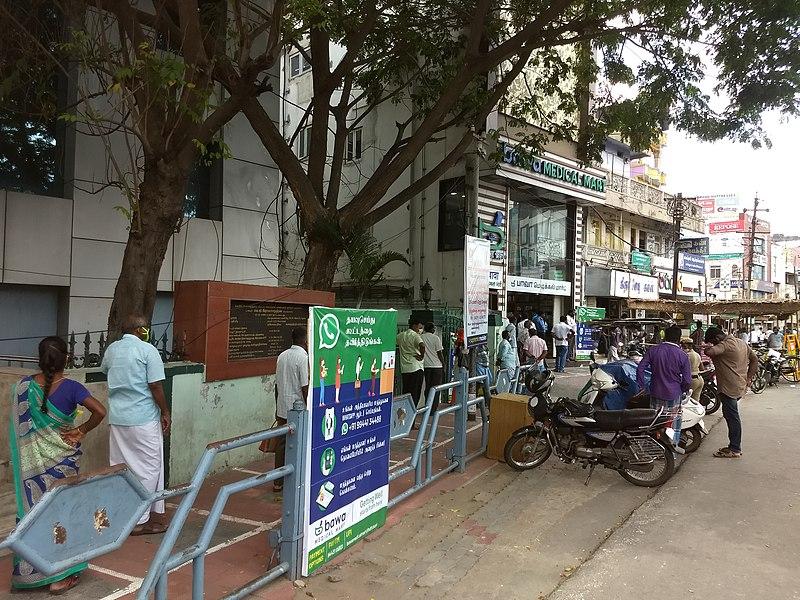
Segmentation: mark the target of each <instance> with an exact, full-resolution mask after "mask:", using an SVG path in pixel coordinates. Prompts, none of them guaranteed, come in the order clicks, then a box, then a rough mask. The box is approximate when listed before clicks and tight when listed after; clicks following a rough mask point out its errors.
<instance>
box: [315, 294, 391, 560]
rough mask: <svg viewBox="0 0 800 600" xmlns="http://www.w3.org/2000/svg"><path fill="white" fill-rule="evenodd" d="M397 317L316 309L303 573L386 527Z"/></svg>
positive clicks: (385, 313) (381, 312)
mask: <svg viewBox="0 0 800 600" xmlns="http://www.w3.org/2000/svg"><path fill="white" fill-rule="evenodd" d="M396 333H397V313H395V312H394V311H393V310H360V309H347V308H324V307H313V308H311V309H310V318H309V334H310V335H309V360H310V361H311V389H310V390H309V394H308V412H309V420H310V426H309V427H310V431H309V435H308V446H307V450H306V457H307V465H308V468H307V469H306V478H305V486H306V500H305V509H306V510H305V515H306V516H305V520H304V528H305V533H304V541H303V573H304V574H306V575H309V574H311V573H313V572H314V571H316V570H317V569H319V568H320V567H321V566H322V565H324V564H325V563H327V562H328V561H329V560H331V559H332V558H333V557H334V556H336V555H337V554H339V553H341V552H342V551H343V550H345V549H347V548H349V547H350V546H352V545H353V544H354V543H356V542H357V541H358V540H360V539H361V538H363V537H364V536H365V535H367V534H369V533H370V532H371V531H374V530H375V529H377V528H379V527H381V526H383V524H384V522H385V521H386V507H387V505H388V501H389V435H390V434H389V429H390V425H391V407H392V394H393V390H394V368H395V336H396Z"/></svg>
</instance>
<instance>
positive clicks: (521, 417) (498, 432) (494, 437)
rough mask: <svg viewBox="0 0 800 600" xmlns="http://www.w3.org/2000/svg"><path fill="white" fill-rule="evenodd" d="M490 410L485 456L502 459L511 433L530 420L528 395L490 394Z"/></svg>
mask: <svg viewBox="0 0 800 600" xmlns="http://www.w3.org/2000/svg"><path fill="white" fill-rule="evenodd" d="M491 408H492V412H491V418H490V419H489V444H488V446H487V447H486V457H487V458H492V459H494V460H504V459H503V449H504V448H505V447H506V442H507V441H508V438H510V437H511V434H512V433H514V432H515V431H516V430H517V429H519V428H520V427H523V426H525V425H527V424H529V423H530V422H531V417H530V415H529V414H528V396H521V395H519V394H498V395H496V396H492V404H491Z"/></svg>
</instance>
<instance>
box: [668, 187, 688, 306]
mask: <svg viewBox="0 0 800 600" xmlns="http://www.w3.org/2000/svg"><path fill="white" fill-rule="evenodd" d="M667 207H668V208H669V211H670V214H671V215H672V224H673V235H674V236H675V239H674V241H673V244H672V299H673V300H677V299H678V240H680V239H681V222H682V221H683V217H684V216H685V214H686V212H685V211H686V207H685V206H684V204H683V194H676V195H675V196H674V197H673V198H670V200H669V201H668V204H667Z"/></svg>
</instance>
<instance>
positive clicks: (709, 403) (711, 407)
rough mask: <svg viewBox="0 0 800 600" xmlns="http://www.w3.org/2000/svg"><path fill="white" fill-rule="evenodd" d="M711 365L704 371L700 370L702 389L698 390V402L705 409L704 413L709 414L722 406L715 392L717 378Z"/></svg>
mask: <svg viewBox="0 0 800 600" xmlns="http://www.w3.org/2000/svg"><path fill="white" fill-rule="evenodd" d="M714 373H715V372H714V368H713V366H712V367H711V368H709V369H706V370H705V371H700V377H702V378H703V391H701V392H700V404H702V405H703V407H705V409H706V414H707V415H711V414H714V413H715V412H717V411H718V410H719V407H720V406H722V404H721V402H720V399H719V393H718V392H717V378H716V376H715V374H714Z"/></svg>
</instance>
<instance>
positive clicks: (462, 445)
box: [389, 369, 489, 508]
mask: <svg viewBox="0 0 800 600" xmlns="http://www.w3.org/2000/svg"><path fill="white" fill-rule="evenodd" d="M473 383H482V384H483V389H484V394H488V393H489V392H488V390H489V378H488V376H485V375H480V376H477V377H468V373H467V370H466V369H461V371H460V372H459V378H458V379H457V380H456V381H451V382H449V383H443V384H441V385H437V386H434V387H433V388H431V390H430V391H429V392H428V396H427V398H426V399H425V400H426V401H425V406H423V407H422V408H419V409H418V410H417V413H416V416H417V417H421V422H420V424H419V429H418V430H417V439H416V441H415V443H414V448H413V450H412V452H411V460H410V462H409V464H408V465H407V466H405V467H402V468H400V469H397V470H395V471H393V472H392V473H391V474H390V475H389V481H390V482H391V481H394V480H396V479H397V478H399V477H402V476H403V475H406V474H408V473H410V472H412V471H413V472H414V485H412V486H411V487H410V488H408V489H407V490H405V491H403V492H401V493H399V494H397V495H396V496H394V497H393V498H390V499H389V508H391V507H393V506H395V505H396V504H397V503H398V502H402V501H403V500H405V499H406V498H408V497H409V496H411V495H413V494H415V493H417V492H418V491H420V490H421V489H423V488H425V487H427V486H428V485H430V484H431V483H433V482H434V481H436V480H437V479H439V478H440V477H442V476H444V475H446V474H447V473H450V472H452V471H455V470H458V471H459V472H461V473H463V472H464V471H465V470H466V466H467V463H468V462H469V461H470V460H472V459H474V458H476V457H478V456H480V455H482V454H483V453H484V452H485V451H486V445H487V443H488V440H489V428H488V424H489V419H488V415H487V411H486V400H487V398H486V396H485V395H484V396H479V397H477V398H474V399H472V400H470V399H469V386H470V384H473ZM450 390H456V399H457V401H456V403H455V404H452V405H448V406H445V407H444V408H439V410H437V411H436V413H434V415H433V421H432V422H431V427H430V432H429V434H428V436H427V441H426V439H425V438H426V435H425V434H426V432H427V431H428V422H429V421H430V419H431V409H432V407H433V401H434V398H435V397H436V395H437V394H439V393H441V392H449V391H450ZM472 406H476V407H477V409H478V410H479V411H480V415H481V446H480V448H479V449H478V450H477V451H475V452H473V453H472V454H468V450H467V416H468V415H467V413H468V411H469V408H470V407H472ZM449 414H454V416H455V422H454V427H453V448H452V451H451V452H450V454H449V456H448V458H449V459H450V464H449V465H448V466H446V467H445V468H443V469H442V470H441V471H439V472H438V473H434V472H433V451H434V449H435V446H436V433H437V431H438V428H439V421H440V419H441V417H443V416H445V415H449ZM399 437H402V434H399V435H396V436H394V437H393V438H392V440H396V439H398V438H399ZM423 457H424V462H423V460H422V459H423Z"/></svg>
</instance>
